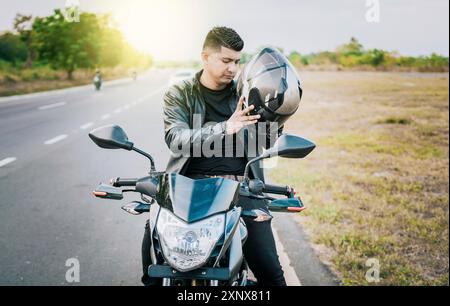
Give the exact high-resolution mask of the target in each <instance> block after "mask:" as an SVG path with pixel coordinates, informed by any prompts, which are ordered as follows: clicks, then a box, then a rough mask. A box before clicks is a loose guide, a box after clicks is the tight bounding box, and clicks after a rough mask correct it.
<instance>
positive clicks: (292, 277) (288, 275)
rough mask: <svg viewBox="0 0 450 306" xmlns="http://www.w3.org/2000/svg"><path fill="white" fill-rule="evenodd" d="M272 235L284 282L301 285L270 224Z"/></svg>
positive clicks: (290, 284)
mask: <svg viewBox="0 0 450 306" xmlns="http://www.w3.org/2000/svg"><path fill="white" fill-rule="evenodd" d="M272 231H273V237H274V238H275V244H276V246H277V253H278V257H279V258H280V263H281V266H282V267H283V271H284V278H285V279H286V284H287V285H288V286H301V285H302V284H301V283H300V280H299V279H298V276H297V273H295V270H294V268H293V267H292V266H291V261H290V260H289V256H288V255H287V253H286V251H285V250H284V247H283V244H282V243H281V241H280V237H279V236H278V233H277V231H276V229H275V228H274V227H273V226H272Z"/></svg>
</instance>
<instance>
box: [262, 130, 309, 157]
mask: <svg viewBox="0 0 450 306" xmlns="http://www.w3.org/2000/svg"><path fill="white" fill-rule="evenodd" d="M315 147H316V145H315V144H314V143H313V142H311V141H309V140H307V139H305V138H302V137H299V136H295V135H291V134H283V135H281V136H280V137H278V139H277V141H276V142H275V144H274V146H273V147H272V148H270V149H268V150H266V151H265V152H264V154H263V156H264V157H263V158H266V157H272V156H280V157H284V158H303V157H305V156H306V155H308V154H309V153H311V151H312V150H314V148H315Z"/></svg>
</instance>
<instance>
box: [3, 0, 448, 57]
mask: <svg viewBox="0 0 450 306" xmlns="http://www.w3.org/2000/svg"><path fill="white" fill-rule="evenodd" d="M67 1H78V3H79V7H80V9H81V10H82V11H89V12H96V13H111V14H112V16H113V17H114V19H115V20H116V22H117V25H118V26H119V28H120V29H121V30H122V31H123V32H124V35H125V37H126V38H127V40H128V41H130V43H131V44H132V45H134V46H135V47H136V48H138V49H140V50H142V51H147V52H150V53H151V54H152V56H153V57H154V58H155V60H199V59H200V52H201V47H202V44H203V40H204V38H205V36H206V34H207V32H208V30H209V29H210V28H212V27H213V26H218V25H220V26H228V27H231V28H233V29H235V30H236V31H237V32H238V33H239V35H240V36H241V37H242V39H243V40H244V42H245V46H244V50H243V51H245V52H249V53H252V52H255V51H256V50H257V49H258V48H259V47H261V46H263V45H272V46H277V47H281V48H283V49H284V51H285V53H289V52H291V51H298V52H300V53H311V52H318V51H325V50H334V49H335V48H336V47H337V46H339V45H340V44H342V43H345V42H348V41H349V40H350V38H351V37H356V38H357V39H358V40H359V41H360V42H361V43H362V44H363V45H364V47H366V48H381V49H385V50H389V51H398V52H399V53H400V54H404V55H412V56H419V55H429V54H431V53H432V52H436V53H438V54H441V55H445V56H448V55H449V1H448V0H338V1H336V0H271V1H268V0H259V1H258V0H222V1H219V0H0V31H4V30H8V29H11V28H12V22H13V19H14V16H15V14H16V13H22V14H32V15H34V16H46V15H50V14H51V12H52V11H53V9H55V8H61V9H63V8H64V7H65V5H66V2H67ZM368 15H369V21H372V22H369V21H368V19H367V16H368ZM371 17H372V18H371Z"/></svg>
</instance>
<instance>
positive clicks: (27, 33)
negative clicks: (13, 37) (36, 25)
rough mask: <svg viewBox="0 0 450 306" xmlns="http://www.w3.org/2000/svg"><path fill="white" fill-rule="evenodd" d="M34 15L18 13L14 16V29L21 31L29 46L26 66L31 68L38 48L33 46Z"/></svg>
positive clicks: (26, 44) (27, 46) (21, 35)
mask: <svg viewBox="0 0 450 306" xmlns="http://www.w3.org/2000/svg"><path fill="white" fill-rule="evenodd" d="M32 25H33V16H32V15H21V14H17V15H16V17H15V18H14V29H15V30H16V31H17V33H19V35H20V39H22V41H23V42H24V43H25V46H26V48H27V60H26V63H25V67H27V68H30V67H31V65H32V64H33V61H34V59H35V58H36V50H35V49H34V48H33V46H32V37H33V35H32V34H33V31H32Z"/></svg>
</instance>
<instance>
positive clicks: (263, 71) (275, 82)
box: [236, 48, 302, 126]
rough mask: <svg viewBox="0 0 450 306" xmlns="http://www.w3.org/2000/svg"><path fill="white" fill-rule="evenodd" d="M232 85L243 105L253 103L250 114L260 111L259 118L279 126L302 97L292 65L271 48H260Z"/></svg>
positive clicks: (293, 110) (290, 114)
mask: <svg viewBox="0 0 450 306" xmlns="http://www.w3.org/2000/svg"><path fill="white" fill-rule="evenodd" d="M236 89H237V91H238V94H239V96H244V98H245V100H244V104H245V107H248V106H250V105H254V106H255V108H254V109H253V110H252V115H256V114H259V115H261V118H260V119H259V121H260V122H267V123H270V122H277V123H278V125H279V126H281V125H283V124H284V122H285V121H286V120H287V119H289V117H291V116H292V115H293V114H294V113H295V112H296V111H297V109H298V107H299V104H300V100H301V98H302V85H301V81H300V78H299V76H298V75H297V73H296V71H295V68H294V67H293V66H292V64H291V63H290V62H289V60H288V59H287V58H286V57H285V56H284V55H283V54H282V53H281V52H279V51H278V50H277V49H274V48H264V49H263V50H261V51H260V52H259V53H258V54H256V55H255V56H254V57H253V58H252V59H251V60H250V61H249V62H248V63H247V64H246V65H245V67H244V68H243V70H242V72H241V73H240V75H239V77H238V80H237V84H236Z"/></svg>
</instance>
